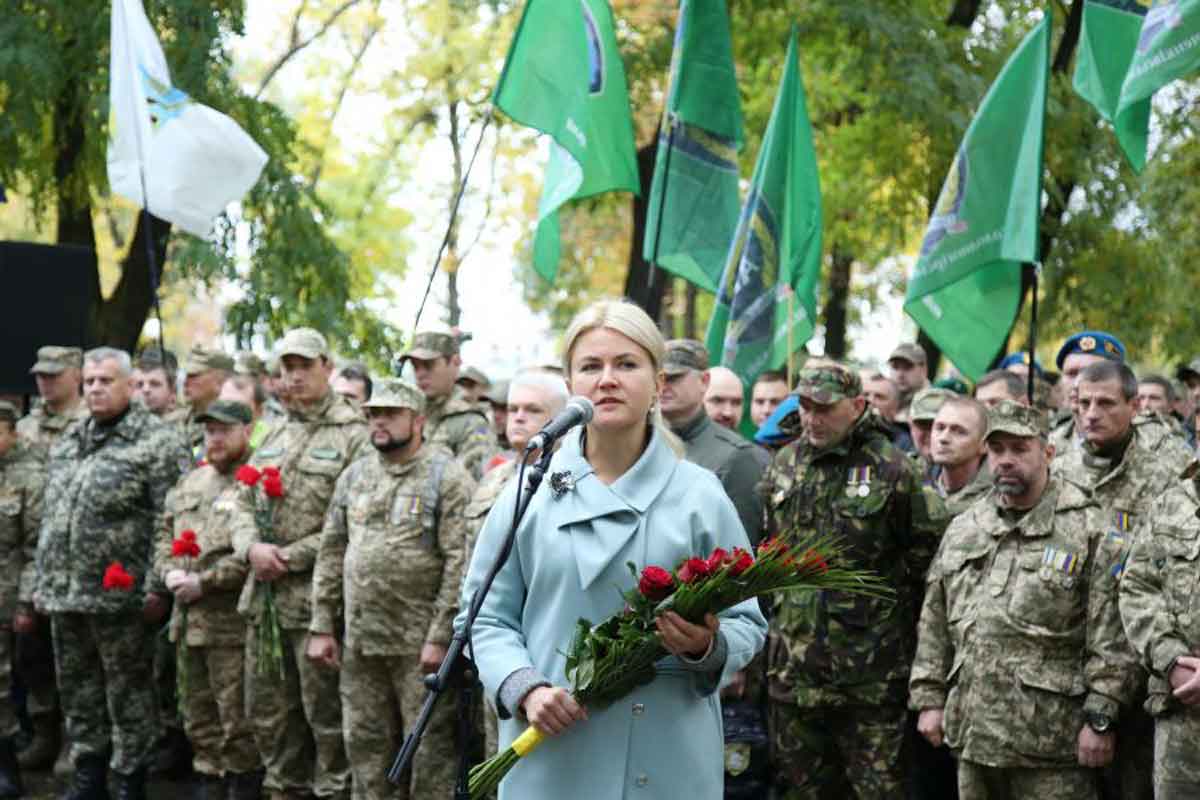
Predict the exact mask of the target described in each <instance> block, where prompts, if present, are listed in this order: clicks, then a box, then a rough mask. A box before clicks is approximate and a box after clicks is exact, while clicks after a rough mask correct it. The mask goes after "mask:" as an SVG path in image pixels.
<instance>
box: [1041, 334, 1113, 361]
mask: <svg viewBox="0 0 1200 800" xmlns="http://www.w3.org/2000/svg"><path fill="white" fill-rule="evenodd" d="M1075 353H1086V354H1088V355H1090V356H1100V357H1101V358H1107V359H1108V360H1109V361H1124V360H1125V345H1123V344H1121V340H1120V339H1118V338H1117V337H1115V336H1113V335H1112V334H1111V333H1105V332H1104V331H1082V332H1080V333H1077V334H1075V335H1074V336H1072V337H1071V338H1070V339H1067V340H1066V341H1065V342H1063V346H1062V347H1060V348H1059V350H1058V356H1057V357H1056V358H1055V359H1054V363H1055V364H1057V365H1058V368H1059V369H1062V365H1063V362H1064V361H1066V360H1067V356H1069V355H1073V354H1075Z"/></svg>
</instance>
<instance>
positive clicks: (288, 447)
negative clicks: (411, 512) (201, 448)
mask: <svg viewBox="0 0 1200 800" xmlns="http://www.w3.org/2000/svg"><path fill="white" fill-rule="evenodd" d="M366 441H367V425H366V422H364V421H363V417H362V414H360V413H359V412H358V411H357V410H356V409H355V408H354V407H353V406H352V405H350V402H349V401H348V400H346V399H345V398H343V397H339V396H337V395H335V394H334V393H333V392H329V393H328V394H327V395H326V396H325V399H324V400H323V401H322V402H321V404H320V405H319V406H318V407H317V408H316V409H314V410H313V411H311V412H308V413H300V412H298V411H295V410H293V411H290V412H289V416H288V421H287V422H286V423H285V424H279V425H277V426H276V427H274V428H272V429H271V432H270V433H269V434H267V437H266V438H265V439H263V443H262V444H261V445H260V446H259V448H258V449H257V450H255V451H254V455H253V456H251V458H250V464H251V465H253V466H255V467H257V468H259V469H261V468H262V467H266V466H274V467H278V468H279V471H280V473H281V475H282V479H283V486H284V493H285V495H284V497H283V498H282V499H280V500H279V501H277V502H275V503H273V504H272V505H273V507H274V508H273V511H272V512H271V514H272V520H273V524H274V533H273V536H274V538H273V540H272V542H271V543H272V544H276V545H279V546H280V547H281V548H282V550H283V552H284V554H285V555H286V556H287V560H288V569H289V572H288V574H287V575H284V576H283V577H281V578H279V579H278V580H277V581H275V588H274V594H275V607H276V610H277V611H278V613H279V621H280V624H281V625H282V626H283V627H284V628H289V629H302V630H303V629H307V628H308V623H309V615H310V611H309V599H310V597H311V595H312V569H313V563H314V562H315V561H316V558H317V549H318V547H319V546H320V541H321V524H322V522H323V521H324V519H325V512H326V511H328V509H329V501H330V500H331V499H333V488H334V484H335V483H336V482H337V479H338V476H339V475H341V474H342V471H343V470H345V469H346V467H348V466H349V465H350V464H351V463H353V462H354V460H355V459H357V458H358V457H359V456H360V455H362V451H363V445H364V444H365V443H366ZM262 500H263V498H262V490H261V488H260V487H257V486H256V487H254V488H249V487H245V486H242V487H239V488H238V491H237V502H236V503H235V504H234V510H233V513H232V514H231V515H230V528H231V530H232V532H233V550H234V554H235V555H236V556H237V558H238V559H240V560H242V561H245V560H246V559H247V554H248V553H249V551H250V546H251V545H252V544H255V543H256V542H261V541H263V537H262V535H261V534H260V532H259V529H258V524H257V521H256V517H255V514H256V510H257V508H258V504H259V503H260V502H262ZM257 583H258V582H257V581H256V580H255V578H254V574H253V572H251V573H250V574H248V575H247V576H246V585H245V587H244V588H243V590H242V595H241V598H240V599H239V601H238V610H239V611H240V612H241V613H242V614H244V615H248V616H254V617H257V615H258V613H259V612H260V611H261V603H260V602H259V601H258V599H257V597H256V592H255V587H256V586H257Z"/></svg>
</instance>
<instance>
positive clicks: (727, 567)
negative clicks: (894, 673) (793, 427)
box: [470, 538, 888, 800]
mask: <svg viewBox="0 0 1200 800" xmlns="http://www.w3.org/2000/svg"><path fill="white" fill-rule="evenodd" d="M838 557H839V549H838V547H837V546H836V545H835V543H834V542H833V540H832V539H829V538H813V539H811V540H806V541H804V542H791V541H789V540H786V539H781V538H773V539H768V540H767V541H765V542H763V543H762V544H760V545H759V546H758V551H757V554H756V555H755V554H751V553H750V552H748V551H746V550H742V549H741V548H737V547H735V548H734V549H733V551H732V552H726V551H725V550H723V549H721V548H717V549H716V550H714V551H713V552H712V554H711V555H709V556H708V557H707V558H700V557H693V558H688V559H685V560H684V561H683V562H682V563H680V564H679V565H678V566H677V567H676V568H675V570H674V571H671V570H667V569H664V568H663V567H658V566H648V567H646V568H645V569H643V570H642V571H641V573H640V574H639V573H638V571H637V567H636V566H635V565H634V564H632V563H631V564H630V565H629V569H630V571H631V572H633V575H634V578H635V579H636V580H637V588H635V589H632V590H631V591H629V592H626V593H625V594H624V595H622V596H623V597H624V599H625V608H624V610H623V611H622V612H621V613H619V614H615V615H613V616H611V617H609V618H608V619H606V620H605V621H604V622H601V623H600V624H599V625H593V624H592V623H591V621H590V620H586V619H581V620H579V623H578V625H577V627H576V630H575V636H574V639H573V641H572V642H571V645H570V648H569V649H568V651H567V654H566V655H567V665H566V673H567V678H568V680H570V681H571V693H572V694H573V695H574V696H575V699H576V700H577V701H578V702H579V704H580V705H583V706H586V707H588V708H591V709H597V708H604V707H605V706H608V705H611V704H612V703H614V702H616V701H617V700H620V699H621V698H623V697H625V696H627V695H628V694H629V693H630V692H632V691H633V690H634V689H636V688H638V687H639V686H643V685H645V684H647V683H650V682H651V681H653V680H654V677H655V674H656V670H655V664H656V663H657V662H658V661H659V660H661V659H662V658H664V657H666V656H667V655H669V654H668V652H667V650H666V648H664V647H663V646H662V643H661V641H660V640H659V637H658V629H657V627H656V625H655V620H656V618H657V617H658V616H659V615H660V614H662V613H663V612H664V611H667V610H671V611H674V612H675V613H677V614H679V615H680V616H681V617H683V618H684V619H685V620H687V621H689V622H692V623H702V622H703V620H704V617H705V615H707V614H719V613H721V612H722V611H725V610H726V609H728V608H731V607H733V606H735V605H737V604H738V603H741V602H743V601H745V600H749V599H751V598H754V597H758V596H760V595H766V594H771V593H773V592H783V591H816V590H822V589H830V590H836V591H840V592H857V593H862V594H871V595H876V596H883V595H886V594H888V590H887V588H886V586H885V585H884V584H883V583H882V582H881V581H879V579H878V578H877V577H876V576H873V575H869V574H866V573H863V572H859V571H855V570H848V569H844V568H842V567H840V566H838V560H839V558H838ZM542 738H543V737H542V734H541V732H539V731H538V730H537V729H536V728H534V727H533V726H530V727H529V728H528V729H526V731H525V732H524V733H523V734H521V735H520V736H519V737H517V739H516V740H515V741H514V742H513V743H512V745H511V746H510V747H509V748H508V749H507V750H505V751H504V752H502V753H499V754H498V755H496V756H493V757H492V758H490V759H488V760H487V761H485V762H483V763H482V764H479V765H478V766H476V767H475V768H474V769H472V770H471V776H470V789H471V798H472V800H480V799H481V798H484V797H486V796H487V795H488V794H489V793H490V792H491V791H492V790H494V789H495V788H496V787H497V786H498V785H499V784H500V782H501V781H502V780H503V779H504V776H505V775H507V774H508V771H509V770H510V769H512V768H513V767H514V766H516V763H517V761H519V760H520V759H521V758H522V757H523V756H525V755H526V754H528V753H529V752H531V751H532V750H533V749H534V748H536V747H537V746H538V745H539V744H541V742H542Z"/></svg>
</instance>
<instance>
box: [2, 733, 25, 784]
mask: <svg viewBox="0 0 1200 800" xmlns="http://www.w3.org/2000/svg"><path fill="white" fill-rule="evenodd" d="M23 794H25V787H24V786H22V785H21V767H20V765H18V764H17V750H16V745H14V744H13V740H12V739H0V797H20V796H22V795H23Z"/></svg>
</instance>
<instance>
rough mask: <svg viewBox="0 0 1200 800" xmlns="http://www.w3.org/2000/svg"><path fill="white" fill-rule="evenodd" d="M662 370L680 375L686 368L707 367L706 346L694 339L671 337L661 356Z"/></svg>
mask: <svg viewBox="0 0 1200 800" xmlns="http://www.w3.org/2000/svg"><path fill="white" fill-rule="evenodd" d="M662 368H663V372H665V373H667V374H668V375H682V374H683V373H685V372H687V371H688V370H693V369H696V370H701V371H703V370H706V369H708V348H707V347H705V346H704V344H703V343H702V342H698V341H696V340H695V339H672V340H671V341H669V342H667V354H666V355H665V356H664V357H663V366H662Z"/></svg>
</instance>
